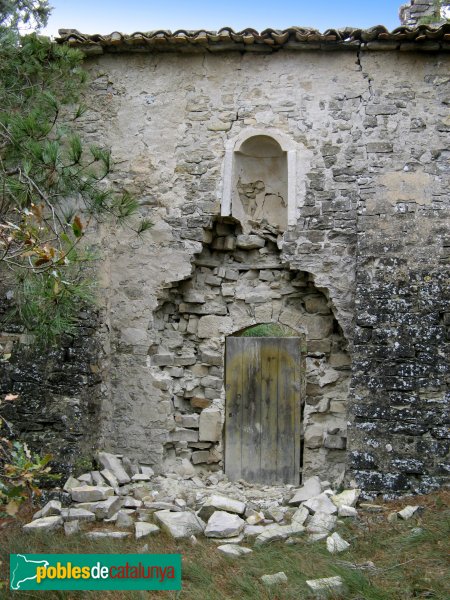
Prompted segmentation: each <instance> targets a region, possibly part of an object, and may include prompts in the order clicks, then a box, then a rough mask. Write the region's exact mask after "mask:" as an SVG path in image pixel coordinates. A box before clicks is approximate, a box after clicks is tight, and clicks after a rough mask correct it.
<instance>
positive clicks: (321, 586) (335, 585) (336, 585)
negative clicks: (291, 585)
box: [306, 576, 345, 598]
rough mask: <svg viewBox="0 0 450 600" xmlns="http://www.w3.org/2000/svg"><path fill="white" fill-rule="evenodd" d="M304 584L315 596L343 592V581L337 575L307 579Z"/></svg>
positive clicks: (321, 596)
mask: <svg viewBox="0 0 450 600" xmlns="http://www.w3.org/2000/svg"><path fill="white" fill-rule="evenodd" d="M306 585H307V586H308V588H309V589H310V590H311V592H312V593H313V594H314V595H315V597H316V598H329V597H330V596H333V595H336V594H343V593H344V592H345V586H344V582H343V581H342V579H341V578H340V577H339V576H337V577H324V578H322V579H307V580H306Z"/></svg>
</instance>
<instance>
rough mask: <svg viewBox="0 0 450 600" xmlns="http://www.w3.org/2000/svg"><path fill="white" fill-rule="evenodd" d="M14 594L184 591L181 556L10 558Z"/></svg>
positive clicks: (128, 555) (32, 555)
mask: <svg viewBox="0 0 450 600" xmlns="http://www.w3.org/2000/svg"><path fill="white" fill-rule="evenodd" d="M9 566H10V588H11V590H18V591H22V590H166V591H169V590H181V554H10V555H9Z"/></svg>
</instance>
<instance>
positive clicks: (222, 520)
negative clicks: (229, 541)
mask: <svg viewBox="0 0 450 600" xmlns="http://www.w3.org/2000/svg"><path fill="white" fill-rule="evenodd" d="M244 525H245V521H244V520H243V519H241V517H240V516H239V515H236V514H230V513H228V512H225V511H223V510H217V511H216V512H214V513H213V514H212V515H211V517H210V518H209V521H208V524H207V525H206V529H205V532H204V533H205V536H206V537H214V538H229V537H235V536H237V535H239V534H240V533H241V531H242V530H243V529H244Z"/></svg>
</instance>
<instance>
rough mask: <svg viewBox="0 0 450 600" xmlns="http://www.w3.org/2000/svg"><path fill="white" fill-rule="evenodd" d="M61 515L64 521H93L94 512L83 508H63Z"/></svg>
mask: <svg viewBox="0 0 450 600" xmlns="http://www.w3.org/2000/svg"><path fill="white" fill-rule="evenodd" d="M61 516H62V518H63V519H64V521H85V522H89V521H95V514H94V513H93V512H91V511H90V510H86V509H84V508H78V507H77V508H63V509H62V510H61Z"/></svg>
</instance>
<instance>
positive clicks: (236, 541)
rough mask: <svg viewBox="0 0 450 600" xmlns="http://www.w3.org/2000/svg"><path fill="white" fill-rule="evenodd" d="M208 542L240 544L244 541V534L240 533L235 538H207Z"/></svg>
mask: <svg viewBox="0 0 450 600" xmlns="http://www.w3.org/2000/svg"><path fill="white" fill-rule="evenodd" d="M208 539H209V540H211V542H214V543H215V544H222V545H223V544H235V545H237V544H240V543H241V542H243V541H244V534H243V533H242V532H241V533H240V534H239V535H237V536H236V537H230V538H208Z"/></svg>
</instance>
